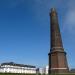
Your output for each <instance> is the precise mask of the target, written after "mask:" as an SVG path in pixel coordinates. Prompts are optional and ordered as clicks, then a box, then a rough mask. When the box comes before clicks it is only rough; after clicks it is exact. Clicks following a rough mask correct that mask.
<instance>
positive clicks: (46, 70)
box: [45, 65, 49, 74]
mask: <svg viewBox="0 0 75 75" xmlns="http://www.w3.org/2000/svg"><path fill="white" fill-rule="evenodd" d="M48 70H49V66H48V65H47V66H46V67H45V74H48Z"/></svg>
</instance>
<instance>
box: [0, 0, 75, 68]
mask: <svg viewBox="0 0 75 75" xmlns="http://www.w3.org/2000/svg"><path fill="white" fill-rule="evenodd" d="M52 7H55V8H56V9H57V12H58V16H59V17H58V18H59V25H60V29H61V34H62V40H63V45H64V49H65V51H66V52H67V58H68V64H69V67H70V68H75V58H74V57H75V21H74V20H75V8H74V7H75V0H0V63H2V62H10V61H13V62H15V63H23V64H31V65H35V66H38V67H43V66H46V65H47V64H48V53H49V50H50V17H49V12H50V9H51V8H52Z"/></svg>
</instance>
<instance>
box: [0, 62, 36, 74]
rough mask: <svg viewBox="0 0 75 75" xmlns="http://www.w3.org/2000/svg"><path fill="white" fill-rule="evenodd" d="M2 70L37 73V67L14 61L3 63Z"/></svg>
mask: <svg viewBox="0 0 75 75" xmlns="http://www.w3.org/2000/svg"><path fill="white" fill-rule="evenodd" d="M0 72H2V73H26V74H36V67H35V66H31V65H24V64H16V63H14V62H9V63H2V64H1V65H0Z"/></svg>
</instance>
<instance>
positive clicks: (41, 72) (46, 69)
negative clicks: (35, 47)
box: [39, 66, 49, 74]
mask: <svg viewBox="0 0 75 75" xmlns="http://www.w3.org/2000/svg"><path fill="white" fill-rule="evenodd" d="M48 69H49V66H46V67H44V68H39V73H40V74H48Z"/></svg>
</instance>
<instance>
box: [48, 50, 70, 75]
mask: <svg viewBox="0 0 75 75" xmlns="http://www.w3.org/2000/svg"><path fill="white" fill-rule="evenodd" d="M68 72H69V69H68V64H67V59H66V52H64V51H54V52H51V53H49V74H53V73H58V74H61V73H68Z"/></svg>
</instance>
